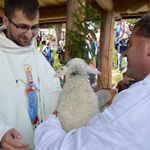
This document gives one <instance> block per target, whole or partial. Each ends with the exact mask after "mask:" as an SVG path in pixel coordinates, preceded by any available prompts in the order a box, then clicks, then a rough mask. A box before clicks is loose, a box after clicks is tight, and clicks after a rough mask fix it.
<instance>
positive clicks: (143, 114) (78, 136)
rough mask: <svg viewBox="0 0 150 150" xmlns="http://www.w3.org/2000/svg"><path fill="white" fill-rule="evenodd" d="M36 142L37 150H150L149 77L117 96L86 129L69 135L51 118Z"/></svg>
mask: <svg viewBox="0 0 150 150" xmlns="http://www.w3.org/2000/svg"><path fill="white" fill-rule="evenodd" d="M34 141H35V146H36V150H150V75H148V76H147V77H146V78H145V79H144V80H143V81H140V82H137V83H134V84H133V85H132V86H130V88H128V89H127V90H124V91H122V92H120V93H119V94H117V95H116V96H115V98H114V100H113V103H112V104H111V105H110V106H109V107H108V108H106V109H105V110H104V112H103V113H98V114H97V115H96V116H95V117H93V118H92V119H91V120H90V121H89V123H88V124H87V126H86V127H82V128H79V129H75V130H72V131H70V132H69V133H66V132H64V131H63V130H62V127H61V124H60V122H59V120H58V118H57V117H55V116H54V115H50V116H49V117H47V118H46V120H45V121H44V122H43V123H42V124H40V125H39V126H38V128H37V130H36V133H35V138H34Z"/></svg>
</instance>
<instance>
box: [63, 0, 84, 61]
mask: <svg viewBox="0 0 150 150" xmlns="http://www.w3.org/2000/svg"><path fill="white" fill-rule="evenodd" d="M85 3H86V0H84V1H83V4H85ZM79 6H80V4H79V3H78V1H77V0H67V21H66V28H68V29H71V30H74V31H77V30H78V29H77V27H76V25H75V24H74V22H75V21H76V20H75V18H74V17H73V15H72V12H74V11H75V10H78V7H79ZM65 44H66V47H67V44H69V43H68V39H67V32H66V43H65ZM68 59H69V53H68V50H67V48H66V50H65V60H66V61H67V60H68Z"/></svg>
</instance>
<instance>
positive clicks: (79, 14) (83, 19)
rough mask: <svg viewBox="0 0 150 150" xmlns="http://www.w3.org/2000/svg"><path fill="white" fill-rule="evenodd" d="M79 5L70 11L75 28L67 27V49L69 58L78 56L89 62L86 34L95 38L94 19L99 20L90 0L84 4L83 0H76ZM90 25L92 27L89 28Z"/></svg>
mask: <svg viewBox="0 0 150 150" xmlns="http://www.w3.org/2000/svg"><path fill="white" fill-rule="evenodd" d="M77 2H78V3H79V7H78V9H77V10H75V11H74V12H72V14H73V17H74V25H75V27H76V29H77V30H73V29H69V28H67V29H66V31H67V40H68V41H67V43H69V44H68V45H67V50H68V52H69V56H70V58H75V57H79V58H82V59H84V60H85V61H86V62H87V63H88V62H89V57H88V51H89V50H90V49H89V47H88V44H87V43H86V40H85V39H86V36H87V35H88V33H90V34H91V35H92V37H94V38H95V31H96V29H95V27H94V25H93V22H94V21H97V20H100V19H99V18H98V17H97V16H96V15H95V14H97V10H96V9H95V8H93V7H92V6H91V2H90V1H88V2H86V4H85V5H84V1H83V0H77ZM91 27H92V28H93V29H91Z"/></svg>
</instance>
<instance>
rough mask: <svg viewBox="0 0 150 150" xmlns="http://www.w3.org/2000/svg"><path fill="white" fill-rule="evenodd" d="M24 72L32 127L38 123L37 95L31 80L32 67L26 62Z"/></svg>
mask: <svg viewBox="0 0 150 150" xmlns="http://www.w3.org/2000/svg"><path fill="white" fill-rule="evenodd" d="M24 69H25V73H26V75H27V80H28V83H27V84H26V86H27V87H26V93H27V95H28V100H29V116H30V120H31V123H32V126H33V129H34V128H35V127H36V125H38V123H39V119H38V97H37V92H38V90H37V87H36V85H35V84H34V82H33V77H32V69H31V66H30V65H28V64H26V65H24Z"/></svg>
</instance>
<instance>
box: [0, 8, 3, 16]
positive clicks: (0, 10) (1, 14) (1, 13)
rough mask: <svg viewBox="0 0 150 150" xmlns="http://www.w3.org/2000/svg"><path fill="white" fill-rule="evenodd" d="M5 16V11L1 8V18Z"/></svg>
mask: <svg viewBox="0 0 150 150" xmlns="http://www.w3.org/2000/svg"><path fill="white" fill-rule="evenodd" d="M3 14H4V10H3V9H2V8H0V17H3Z"/></svg>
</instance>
